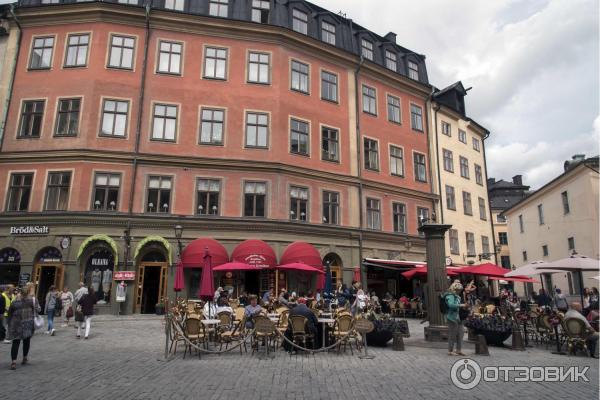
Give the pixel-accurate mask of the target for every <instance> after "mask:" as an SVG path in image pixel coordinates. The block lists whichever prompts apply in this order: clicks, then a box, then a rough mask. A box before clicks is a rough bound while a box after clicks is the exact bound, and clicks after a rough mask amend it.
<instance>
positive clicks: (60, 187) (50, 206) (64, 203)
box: [44, 171, 71, 211]
mask: <svg viewBox="0 0 600 400" xmlns="http://www.w3.org/2000/svg"><path fill="white" fill-rule="evenodd" d="M70 186H71V172H69V171H66V172H50V173H48V185H47V187H46V204H45V205H44V210H46V211H65V210H66V209H67V207H68V205H69V188H70Z"/></svg>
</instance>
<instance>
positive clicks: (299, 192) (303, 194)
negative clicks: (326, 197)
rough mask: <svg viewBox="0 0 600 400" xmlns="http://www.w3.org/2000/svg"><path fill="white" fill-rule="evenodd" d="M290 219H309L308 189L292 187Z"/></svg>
mask: <svg viewBox="0 0 600 400" xmlns="http://www.w3.org/2000/svg"><path fill="white" fill-rule="evenodd" d="M290 219H291V220H292V221H306V220H307V219H308V189H307V188H301V187H296V186H292V187H290Z"/></svg>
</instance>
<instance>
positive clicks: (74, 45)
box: [65, 33, 90, 68]
mask: <svg viewBox="0 0 600 400" xmlns="http://www.w3.org/2000/svg"><path fill="white" fill-rule="evenodd" d="M89 44H90V34H89V33H78V34H72V35H69V36H68V38H67V53H66V56H65V67H71V68H72V67H85V66H86V65H87V54H88V46H89Z"/></svg>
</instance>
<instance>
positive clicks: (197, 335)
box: [183, 318, 207, 358]
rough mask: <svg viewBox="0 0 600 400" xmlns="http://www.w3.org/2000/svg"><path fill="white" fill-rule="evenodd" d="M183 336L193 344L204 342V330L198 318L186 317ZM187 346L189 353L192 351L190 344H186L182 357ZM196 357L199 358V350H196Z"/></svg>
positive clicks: (205, 338)
mask: <svg viewBox="0 0 600 400" xmlns="http://www.w3.org/2000/svg"><path fill="white" fill-rule="evenodd" d="M185 337H186V338H187V339H188V340H189V341H190V342H191V343H193V344H195V345H199V344H200V343H206V340H207V336H206V332H205V331H204V325H202V322H200V319H199V318H188V319H186V320H185ZM188 348H189V350H190V353H191V352H192V346H191V345H190V344H188V345H187V346H186V350H185V352H184V353H183V358H185V355H186V353H187V350H188ZM198 358H200V351H198Z"/></svg>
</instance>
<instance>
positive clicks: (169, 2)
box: [165, 0, 185, 11]
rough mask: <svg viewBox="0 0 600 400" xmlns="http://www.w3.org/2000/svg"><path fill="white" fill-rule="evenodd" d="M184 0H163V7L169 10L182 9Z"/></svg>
mask: <svg viewBox="0 0 600 400" xmlns="http://www.w3.org/2000/svg"><path fill="white" fill-rule="evenodd" d="M184 7H185V0H165V8H166V9H169V10H177V11H183V8H184Z"/></svg>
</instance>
